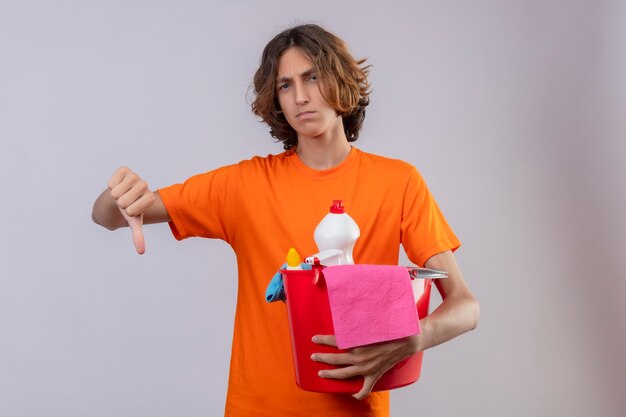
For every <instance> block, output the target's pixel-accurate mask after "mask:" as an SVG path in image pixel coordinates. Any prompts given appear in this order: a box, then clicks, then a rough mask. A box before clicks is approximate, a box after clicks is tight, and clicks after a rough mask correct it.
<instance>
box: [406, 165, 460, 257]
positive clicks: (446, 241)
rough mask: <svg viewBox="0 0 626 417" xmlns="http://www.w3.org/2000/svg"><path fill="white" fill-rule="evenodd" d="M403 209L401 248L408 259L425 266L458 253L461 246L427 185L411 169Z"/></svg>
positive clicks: (414, 170)
mask: <svg viewBox="0 0 626 417" xmlns="http://www.w3.org/2000/svg"><path fill="white" fill-rule="evenodd" d="M411 168H412V169H411V172H410V177H409V179H408V182H407V186H406V191H405V195H404V201H403V207H402V226H401V232H402V239H401V242H402V246H403V247H404V250H405V252H406V254H407V256H408V258H409V259H410V260H411V261H412V262H414V263H415V264H417V265H420V266H423V265H424V264H425V263H426V261H427V260H428V259H429V258H430V257H431V256H433V255H436V254H438V253H441V252H444V251H446V250H452V251H455V250H456V249H457V248H458V247H459V246H461V242H460V241H459V240H458V239H457V237H456V236H455V234H454V232H453V231H452V229H451V228H450V226H449V225H448V223H447V221H446V219H445V218H444V216H443V214H442V213H441V210H440V209H439V207H438V206H437V203H436V202H435V199H434V198H433V196H432V194H431V193H430V191H429V190H428V187H427V185H426V182H425V181H424V179H423V178H422V176H421V175H420V173H419V172H418V171H417V169H415V168H414V167H411Z"/></svg>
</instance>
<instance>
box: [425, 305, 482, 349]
mask: <svg viewBox="0 0 626 417" xmlns="http://www.w3.org/2000/svg"><path fill="white" fill-rule="evenodd" d="M478 318H479V306H478V301H476V299H475V298H473V297H459V296H448V297H446V299H445V300H444V301H443V303H442V304H441V305H440V306H439V307H437V309H435V311H433V312H432V313H431V314H430V315H428V316H426V317H425V318H423V319H422V320H420V326H421V328H422V333H421V334H420V336H419V337H418V350H419V351H423V350H426V349H429V348H431V347H433V346H437V345H439V344H441V343H445V342H447V341H448V340H451V339H454V338H455V337H457V336H460V335H461V334H463V333H465V332H467V331H469V330H473V329H475V328H476V326H477V325H478Z"/></svg>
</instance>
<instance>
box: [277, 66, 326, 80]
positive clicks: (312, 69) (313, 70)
mask: <svg viewBox="0 0 626 417" xmlns="http://www.w3.org/2000/svg"><path fill="white" fill-rule="evenodd" d="M315 72H317V69H316V68H315V67H311V68H309V69H308V70H306V71H304V72H303V73H301V74H300V78H305V77H308V76H309V75H311V74H313V73H315ZM288 81H292V78H291V77H280V78H277V79H276V84H282V83H284V82H288Z"/></svg>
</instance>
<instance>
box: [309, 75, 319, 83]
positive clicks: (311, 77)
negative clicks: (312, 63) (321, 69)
mask: <svg viewBox="0 0 626 417" xmlns="http://www.w3.org/2000/svg"><path fill="white" fill-rule="evenodd" d="M309 81H317V75H315V74H313V75H311V76H310V77H309Z"/></svg>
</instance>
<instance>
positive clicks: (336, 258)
mask: <svg viewBox="0 0 626 417" xmlns="http://www.w3.org/2000/svg"><path fill="white" fill-rule="evenodd" d="M359 236H361V231H360V230H359V226H358V225H357V224H356V222H355V221H354V220H353V219H352V217H350V216H349V215H348V214H347V213H346V210H345V208H344V206H343V202H342V201H341V200H333V205H332V206H331V207H330V213H328V214H327V215H326V216H325V217H324V218H323V219H322V221H321V222H320V223H319V224H318V225H317V227H316V228H315V232H314V234H313V239H315V243H316V244H317V249H318V250H319V252H318V253H316V254H315V255H312V256H309V257H308V258H306V259H305V262H306V263H309V264H313V263H315V259H316V258H317V259H318V260H319V262H321V263H322V264H324V265H326V266H331V265H352V264H354V259H353V258H352V251H353V249H354V244H355V243H356V241H357V239H358V238H359Z"/></svg>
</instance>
